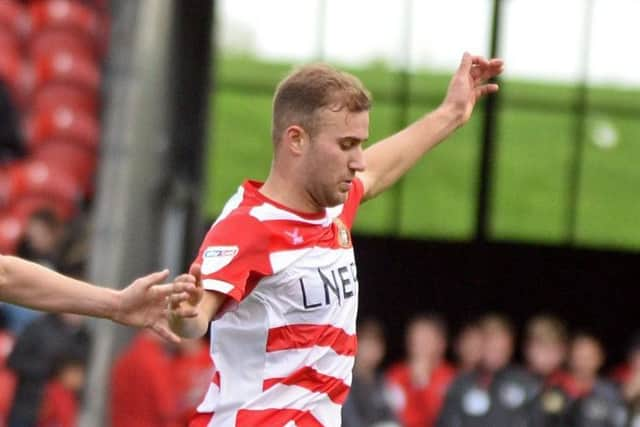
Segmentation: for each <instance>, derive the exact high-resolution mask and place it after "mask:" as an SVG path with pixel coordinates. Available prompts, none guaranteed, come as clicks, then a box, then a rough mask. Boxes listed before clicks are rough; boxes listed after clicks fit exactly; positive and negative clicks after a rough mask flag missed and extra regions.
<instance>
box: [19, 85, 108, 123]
mask: <svg viewBox="0 0 640 427" xmlns="http://www.w3.org/2000/svg"><path fill="white" fill-rule="evenodd" d="M55 108H69V109H71V110H76V111H81V112H83V113H85V114H89V115H91V116H93V117H97V115H98V99H97V97H96V96H93V95H91V94H90V93H88V92H87V91H85V90H82V89H81V88H79V87H77V86H74V85H69V84H66V83H55V82H54V83H49V84H47V85H45V86H43V87H41V88H40V89H39V90H38V91H37V92H35V93H34V94H32V97H31V100H30V101H29V110H30V111H31V113H32V114H37V113H39V112H42V111H46V110H53V109H55Z"/></svg>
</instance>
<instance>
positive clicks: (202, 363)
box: [169, 339, 214, 426]
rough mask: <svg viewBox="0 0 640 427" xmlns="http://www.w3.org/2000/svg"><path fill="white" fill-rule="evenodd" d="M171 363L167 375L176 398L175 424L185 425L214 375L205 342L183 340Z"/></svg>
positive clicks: (200, 340)
mask: <svg viewBox="0 0 640 427" xmlns="http://www.w3.org/2000/svg"><path fill="white" fill-rule="evenodd" d="M171 364H172V368H171V370H170V371H169V372H171V373H172V375H173V378H174V384H175V386H174V387H175V389H176V390H177V392H176V394H177V396H178V408H177V410H178V420H177V425H179V426H186V425H188V424H189V420H190V419H191V417H192V416H193V414H195V412H196V408H197V406H198V404H199V403H200V402H201V401H202V398H203V396H204V395H205V393H206V392H207V390H208V388H209V383H210V382H211V378H212V376H213V372H214V369H213V365H212V363H211V355H210V354H209V345H208V343H207V341H205V340H204V339H196V340H188V339H183V340H182V342H181V343H180V344H179V345H178V351H177V354H176V355H175V357H174V358H173V360H172V362H171Z"/></svg>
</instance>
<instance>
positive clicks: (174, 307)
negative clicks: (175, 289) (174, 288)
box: [169, 264, 204, 320]
mask: <svg viewBox="0 0 640 427" xmlns="http://www.w3.org/2000/svg"><path fill="white" fill-rule="evenodd" d="M175 280H176V281H179V280H188V281H191V280H193V283H194V288H193V289H191V290H190V291H189V296H188V298H186V299H174V300H172V301H171V303H170V304H169V312H170V316H171V318H172V320H173V319H176V318H184V317H195V316H197V313H198V311H197V309H198V305H199V304H200V301H202V297H203V295H204V289H203V288H202V278H201V273H200V265H199V264H193V265H192V266H191V268H190V269H189V273H188V274H182V275H180V276H178V277H177V278H176V279H175ZM174 283H176V282H175V281H174Z"/></svg>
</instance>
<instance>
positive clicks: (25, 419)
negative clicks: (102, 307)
mask: <svg viewBox="0 0 640 427" xmlns="http://www.w3.org/2000/svg"><path fill="white" fill-rule="evenodd" d="M89 345H90V338H89V332H88V330H87V328H86V326H85V324H84V318H83V317H82V316H78V315H74V314H47V315H45V316H42V317H40V318H38V319H36V320H34V321H33V322H32V323H30V324H29V325H28V326H27V327H26V328H25V330H24V331H23V332H22V334H21V335H20V336H19V337H18V339H17V341H16V345H15V348H14V349H13V351H12V352H11V355H10V356H9V363H8V365H9V367H10V368H11V369H12V370H13V371H14V372H15V374H16V376H17V379H18V384H17V388H16V394H15V398H14V401H13V405H12V408H11V413H10V416H9V426H10V427H32V426H35V425H36V422H37V418H38V414H39V412H40V406H41V403H42V397H43V393H44V388H45V385H46V383H47V381H49V380H50V379H51V378H52V375H53V374H54V370H55V368H56V366H55V363H56V362H57V361H58V360H61V359H63V358H75V359H79V360H86V357H87V354H88V352H89Z"/></svg>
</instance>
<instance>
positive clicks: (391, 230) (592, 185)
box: [205, 55, 640, 249]
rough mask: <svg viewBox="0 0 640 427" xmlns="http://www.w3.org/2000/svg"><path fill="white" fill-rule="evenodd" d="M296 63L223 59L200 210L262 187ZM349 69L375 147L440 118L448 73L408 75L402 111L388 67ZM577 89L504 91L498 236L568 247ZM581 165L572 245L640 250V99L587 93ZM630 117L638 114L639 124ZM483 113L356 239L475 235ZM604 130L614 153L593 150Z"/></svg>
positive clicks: (518, 85) (495, 196) (365, 218)
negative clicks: (254, 183) (425, 119)
mask: <svg viewBox="0 0 640 427" xmlns="http://www.w3.org/2000/svg"><path fill="white" fill-rule="evenodd" d="M291 67H292V65H291V64H287V63H267V62H260V61H257V60H255V59H251V58H242V57H228V56H224V55H223V56H221V57H220V60H219V63H218V74H217V76H216V89H217V90H216V92H215V94H212V106H213V108H212V109H211V112H212V115H213V116H212V119H211V120H210V123H209V125H210V129H209V135H210V138H211V144H210V145H209V147H208V168H207V173H208V175H207V187H206V188H207V194H206V197H205V200H206V205H205V213H206V215H208V216H209V217H211V218H213V217H215V216H216V215H217V214H218V213H219V212H220V210H221V208H222V205H223V203H224V202H225V201H226V199H227V198H228V197H229V196H230V195H231V194H232V193H233V192H234V191H235V189H236V188H237V186H238V185H239V183H240V182H242V180H243V179H245V178H246V177H252V178H256V179H263V178H264V177H265V176H266V174H267V172H268V170H269V166H270V161H271V143H270V135H269V132H270V105H271V95H272V92H273V89H274V87H275V85H276V84H277V82H278V81H279V80H280V79H281V78H282V77H283V76H284V75H286V73H287V72H288V71H290V70H291ZM349 71H352V72H354V74H356V75H357V76H358V77H360V78H361V79H362V81H363V82H364V83H365V85H367V87H368V88H369V89H370V90H371V92H372V93H373V96H374V108H373V110H372V112H371V135H370V136H371V138H370V139H371V140H372V141H376V140H377V139H380V138H382V137H384V136H386V135H388V134H390V133H392V132H395V131H396V130H399V129H400V128H401V127H402V125H403V124H404V123H406V122H407V121H411V120H414V119H415V118H417V117H419V116H420V115H422V114H424V113H425V112H427V111H429V110H431V109H433V108H434V107H435V106H436V105H437V102H439V100H440V99H441V98H442V96H443V94H444V91H445V90H446V87H447V82H448V79H449V76H448V75H442V74H427V73H416V74H413V75H411V76H409V82H410V85H411V86H410V94H409V96H408V99H409V101H410V106H409V108H408V110H407V111H406V112H405V111H404V110H403V109H402V107H401V105H400V104H399V102H398V101H397V100H398V99H399V96H398V91H399V90H401V87H402V86H401V85H402V80H401V76H399V75H398V73H397V72H396V71H394V70H390V69H386V68H384V67H383V66H380V65H377V66H371V67H367V68H363V69H356V70H349ZM579 95H580V88H579V87H576V86H568V85H560V84H551V83H545V84H542V83H538V82H525V81H515V80H509V81H506V82H504V83H503V91H502V93H501V114H500V116H499V122H498V124H499V126H498V133H497V140H496V157H495V160H494V169H493V193H492V200H491V233H492V237H493V238H496V239H506V240H517V241H534V242H544V243H550V244H561V243H567V242H568V239H569V237H570V236H571V232H570V229H569V224H570V221H569V220H570V218H571V215H570V203H569V200H570V199H569V196H570V194H571V193H570V185H569V182H570V181H569V179H570V171H571V168H570V166H571V164H572V161H573V159H574V151H575V147H576V141H575V137H574V135H575V130H576V126H577V123H578V122H577V116H576V114H575V110H574V108H575V105H576V99H578V97H579ZM586 99H587V101H588V106H589V111H590V112H591V113H592V114H590V115H589V116H588V117H587V120H586V125H585V129H586V138H585V141H584V150H583V152H582V153H583V155H582V161H581V163H580V170H581V175H580V178H581V179H580V181H579V187H578V188H579V192H578V195H579V198H578V203H577V209H576V212H575V214H576V216H575V223H576V229H575V243H577V244H578V245H581V246H598V247H602V246H604V247H613V248H622V249H638V248H640V227H638V226H637V225H636V222H635V221H636V219H637V218H639V217H640V198H639V197H638V183H640V168H638V167H637V166H635V164H634V163H637V159H640V123H638V121H637V120H636V119H635V117H637V116H638V115H640V93H639V92H637V91H632V90H622V89H619V88H613V87H591V88H589V92H588V96H587V98H586ZM634 114H635V117H634ZM482 119H483V115H482V114H481V113H480V114H476V115H475V116H474V118H473V119H472V121H471V122H470V123H468V124H467V126H465V127H464V128H462V129H460V130H458V131H457V132H456V133H455V134H454V135H453V136H452V137H451V138H450V140H449V141H447V142H445V143H444V144H442V145H440V146H439V147H437V148H436V149H435V150H434V151H433V152H431V153H430V154H429V155H428V156H427V157H426V158H425V159H424V160H422V161H421V162H420V163H419V164H418V165H417V166H416V167H415V168H414V169H413V170H412V171H410V172H409V174H408V175H407V176H406V177H405V178H404V179H403V180H402V181H401V182H400V183H399V185H397V186H395V187H394V188H393V189H392V190H391V191H389V192H387V193H385V194H383V195H382V196H380V197H379V198H377V199H375V200H372V201H370V202H367V204H366V205H364V206H363V208H362V209H361V211H360V213H359V216H358V221H357V223H356V230H357V231H358V232H361V233H369V234H377V235H399V236H403V237H410V238H442V239H469V238H471V237H472V235H473V229H474V218H475V205H476V194H477V186H478V180H477V177H478V164H479V155H480V141H481V132H482ZM602 123H605V124H606V125H607V126H608V127H610V128H611V129H613V130H614V131H615V132H616V133H617V145H616V146H615V147H614V148H609V149H603V148H599V147H597V146H596V145H595V144H593V135H592V133H593V132H592V129H594V128H596V127H597V126H601V125H602Z"/></svg>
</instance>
